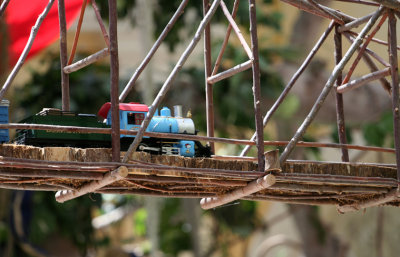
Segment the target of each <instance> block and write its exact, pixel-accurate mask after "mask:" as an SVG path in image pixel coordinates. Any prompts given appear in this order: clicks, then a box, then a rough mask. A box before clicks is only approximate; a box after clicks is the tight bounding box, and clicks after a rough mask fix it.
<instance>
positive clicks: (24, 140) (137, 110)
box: [15, 102, 211, 157]
mask: <svg viewBox="0 0 400 257" xmlns="http://www.w3.org/2000/svg"><path fill="white" fill-rule="evenodd" d="M110 109H111V104H110V103H109V102H108V103H105V104H104V105H103V106H102V107H101V108H100V110H99V112H98V114H97V116H96V115H94V114H78V113H74V112H66V111H61V110H58V109H43V110H42V111H41V112H39V113H38V114H36V115H34V116H31V117H29V118H27V119H24V120H22V121H21V123H29V124H47V125H62V126H79V127H94V128H110V127H111V112H110ZM148 111H149V107H148V106H147V105H145V104H139V103H120V104H119V119H120V128H121V129H126V130H138V129H139V128H140V126H141V124H142V122H143V120H144V119H145V118H146V116H147V113H148ZM174 112H175V113H174V114H175V115H174V117H173V116H172V115H171V110H170V109H169V108H167V107H164V108H162V109H161V111H160V112H159V113H158V111H156V113H155V115H154V116H153V118H152V119H151V121H150V124H149V126H148V128H147V129H146V132H159V133H170V134H189V135H195V134H196V133H197V131H196V130H195V125H194V122H193V120H192V119H191V118H184V117H182V106H174ZM98 117H99V118H102V119H104V121H103V122H101V121H99V118H98ZM134 138H135V136H132V135H121V150H123V151H124V150H127V149H128V147H129V145H130V144H131V143H132V142H133V140H134ZM15 142H16V143H17V144H25V145H33V146H40V147H44V146H68V147H80V148H95V147H99V148H109V147H111V136H110V135H109V134H98V133H92V134H88V133H69V132H64V131H59V132H58V131H53V130H52V131H46V130H32V129H24V130H17V136H16V139H15ZM138 150H140V151H146V152H150V153H153V154H166V155H179V156H184V157H209V156H211V150H210V147H209V146H203V145H202V144H201V143H200V142H198V141H191V140H179V139H166V138H152V137H143V139H142V141H141V143H140V145H139V147H138Z"/></svg>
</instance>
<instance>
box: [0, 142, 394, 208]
mask: <svg viewBox="0 0 400 257" xmlns="http://www.w3.org/2000/svg"><path fill="white" fill-rule="evenodd" d="M0 156H1V157H0V163H1V168H0V187H1V188H8V189H17V190H18V189H19V190H40V191H44V190H48V191H57V190H65V189H69V190H75V189H78V188H80V187H81V186H82V185H84V184H86V183H88V182H90V181H94V180H100V179H102V178H103V176H104V174H105V173H107V172H110V171H112V170H115V169H116V168H118V167H119V166H121V165H124V166H126V167H127V168H128V171H129V174H128V176H127V177H126V178H125V179H123V180H120V181H117V182H114V183H112V184H110V185H108V186H106V187H103V188H101V189H100V190H98V191H96V192H97V193H117V194H137V195H154V196H162V197H180V198H185V197H190V198H202V197H213V196H218V195H221V194H224V193H228V192H231V191H233V190H235V189H237V188H241V187H244V186H246V185H247V184H248V183H249V182H251V181H253V180H255V179H257V178H258V177H261V176H263V175H265V173H263V172H259V171H257V164H256V163H254V162H252V161H232V160H230V161H224V160H216V159H213V158H183V157H177V156H159V155H150V154H148V153H143V152H137V153H134V159H135V161H131V162H129V164H122V163H114V162H111V150H110V149H77V148H68V147H45V148H38V147H31V146H20V145H2V146H0ZM281 168H282V171H281V172H272V173H273V174H274V176H275V178H276V183H275V184H274V185H273V186H272V187H271V188H269V189H265V190H262V191H259V192H257V193H255V194H253V195H250V196H247V197H245V198H244V199H247V200H272V201H282V202H288V203H301V204H311V205H321V204H335V205H339V206H341V205H346V206H348V205H357V203H358V202H362V201H366V200H367V201H368V200H370V199H375V198H376V199H378V198H381V197H383V196H385V195H386V194H390V193H391V192H393V191H394V190H396V188H397V180H396V172H397V171H396V167H395V166H394V165H384V164H362V163H350V164H349V163H325V162H313V161H288V162H287V163H286V164H285V165H284V166H283V167H281ZM397 199H398V198H397V197H395V198H394V199H393V200H391V201H389V202H387V204H391V205H396V206H398V205H399V204H400V200H397Z"/></svg>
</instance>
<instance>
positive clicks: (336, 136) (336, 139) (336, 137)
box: [331, 125, 353, 144]
mask: <svg viewBox="0 0 400 257" xmlns="http://www.w3.org/2000/svg"><path fill="white" fill-rule="evenodd" d="M351 131H352V127H350V126H348V125H346V129H345V132H346V139H347V143H348V144H351V143H352V142H353V137H352V135H351ZM331 137H332V139H333V142H335V143H339V133H338V128H337V126H336V125H335V126H334V129H333V131H332V135H331Z"/></svg>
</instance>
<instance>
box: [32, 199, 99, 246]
mask: <svg viewBox="0 0 400 257" xmlns="http://www.w3.org/2000/svg"><path fill="white" fill-rule="evenodd" d="M100 204H101V197H100V195H98V194H96V195H91V197H88V196H84V197H80V198H77V199H75V200H71V201H68V202H66V203H63V204H59V203H57V202H56V201H54V193H49V192H35V194H34V197H33V206H35V207H34V208H33V218H32V221H31V228H30V231H31V232H30V235H29V237H30V241H31V242H32V243H33V244H41V243H44V242H46V240H47V239H48V238H49V237H51V236H52V235H55V234H61V235H63V236H65V237H66V238H68V239H70V240H71V242H72V243H73V244H74V245H76V246H77V247H78V248H79V249H80V250H81V251H82V253H84V252H85V251H86V250H87V249H88V248H89V247H90V246H94V245H95V244H96V242H95V241H94V238H93V228H92V225H91V221H92V217H91V210H92V209H93V208H95V207H99V206H100Z"/></svg>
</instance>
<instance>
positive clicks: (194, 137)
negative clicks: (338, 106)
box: [0, 123, 395, 153]
mask: <svg viewBox="0 0 400 257" xmlns="http://www.w3.org/2000/svg"><path fill="white" fill-rule="evenodd" d="M0 129H34V130H48V131H57V132H67V133H68V132H70V133H99V134H111V129H109V128H89V127H74V126H58V125H41V124H18V123H10V124H0ZM120 133H121V134H122V135H132V136H136V135H137V133H138V132H137V131H132V130H125V129H121V130H120ZM144 136H149V137H156V138H170V139H184V140H197V141H210V142H216V143H225V144H236V145H252V146H254V145H255V144H256V143H255V142H254V141H252V140H243V139H230V138H218V137H206V136H197V135H186V134H170V133H156V132H144ZM288 143H289V141H264V145H265V146H286V145H287V144H288ZM297 146H301V147H328V148H342V147H346V148H347V149H353V150H361V151H375V152H386V153H394V152H395V150H394V149H393V148H385V147H376V146H361V145H351V144H347V145H343V144H335V143H321V142H303V141H299V142H298V144H297Z"/></svg>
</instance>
